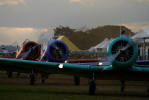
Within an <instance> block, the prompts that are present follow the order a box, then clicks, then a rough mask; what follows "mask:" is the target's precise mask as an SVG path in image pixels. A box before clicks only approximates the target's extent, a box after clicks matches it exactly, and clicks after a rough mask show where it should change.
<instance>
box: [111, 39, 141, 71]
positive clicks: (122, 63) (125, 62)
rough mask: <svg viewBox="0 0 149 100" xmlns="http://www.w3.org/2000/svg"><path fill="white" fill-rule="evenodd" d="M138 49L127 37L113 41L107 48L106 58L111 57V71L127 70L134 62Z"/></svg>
mask: <svg viewBox="0 0 149 100" xmlns="http://www.w3.org/2000/svg"><path fill="white" fill-rule="evenodd" d="M137 56H138V49H137V46H136V44H135V43H134V42H133V41H132V40H131V39H129V38H128V37H118V38H116V39H114V40H113V41H112V42H111V43H110V45H109V47H108V57H113V58H114V60H112V62H111V63H112V67H113V69H129V68H131V67H132V65H133V64H134V63H135V62H136V58H137Z"/></svg>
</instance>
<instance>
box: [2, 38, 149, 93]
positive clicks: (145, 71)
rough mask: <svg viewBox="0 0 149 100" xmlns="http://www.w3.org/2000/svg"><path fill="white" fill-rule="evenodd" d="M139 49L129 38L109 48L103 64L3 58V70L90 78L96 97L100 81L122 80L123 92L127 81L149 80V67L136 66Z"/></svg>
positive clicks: (115, 41)
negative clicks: (97, 81)
mask: <svg viewBox="0 0 149 100" xmlns="http://www.w3.org/2000/svg"><path fill="white" fill-rule="evenodd" d="M137 55H138V49H137V46H136V44H135V43H134V42H133V40H131V39H129V38H128V37H123V36H122V37H118V38H116V39H114V40H113V41H112V42H111V43H110V45H109V47H108V57H107V61H109V64H107V63H106V64H104V62H101V63H99V65H98V66H97V65H96V66H95V65H76V64H66V63H61V62H39V61H29V60H18V59H5V58H0V70H11V71H20V70H22V71H27V72H30V73H31V74H32V75H34V74H35V73H38V72H44V73H53V74H56V73H59V74H69V75H77V76H80V77H87V78H89V94H90V95H94V94H95V90H96V80H97V79H102V80H120V81H121V83H122V86H121V91H123V90H124V86H125V85H124V81H125V80H128V81H129V80H131V81H138V80H139V81H148V80H149V78H148V77H149V67H148V66H146V65H138V64H136V63H135V62H136V59H137Z"/></svg>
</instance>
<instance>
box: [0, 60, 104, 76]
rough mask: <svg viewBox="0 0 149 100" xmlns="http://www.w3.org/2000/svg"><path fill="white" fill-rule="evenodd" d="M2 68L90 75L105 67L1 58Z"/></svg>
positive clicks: (17, 70)
mask: <svg viewBox="0 0 149 100" xmlns="http://www.w3.org/2000/svg"><path fill="white" fill-rule="evenodd" d="M0 70H10V71H16V72H32V71H33V70H34V71H35V72H46V73H60V74H61V73H64V74H72V75H75V74H76V75H80V76H81V75H82V76H88V75H89V73H91V72H99V71H102V70H103V68H102V67H100V66H91V65H75V64H65V63H56V62H40V61H29V60H18V59H6V58H0Z"/></svg>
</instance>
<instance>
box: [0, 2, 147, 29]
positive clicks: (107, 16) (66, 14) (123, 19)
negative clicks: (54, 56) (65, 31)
mask: <svg viewBox="0 0 149 100" xmlns="http://www.w3.org/2000/svg"><path fill="white" fill-rule="evenodd" d="M8 1H10V0H8ZM15 1H20V0H15ZM146 1H148V0H25V3H26V5H25V6H24V5H22V4H21V3H19V4H20V5H17V6H0V26H6V27H8V26H9V27H35V28H45V27H49V26H59V25H65V26H71V27H81V26H83V25H86V26H87V27H93V26H97V25H105V24H129V23H141V22H148V21H149V13H148V9H149V3H146Z"/></svg>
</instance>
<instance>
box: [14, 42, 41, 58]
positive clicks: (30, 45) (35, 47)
mask: <svg viewBox="0 0 149 100" xmlns="http://www.w3.org/2000/svg"><path fill="white" fill-rule="evenodd" d="M40 53H41V48H40V45H39V44H38V43H36V42H34V41H28V42H26V43H24V44H23V47H22V49H21V50H20V52H19V53H18V55H17V56H16V58H18V59H24V60H36V59H37V58H39V57H40Z"/></svg>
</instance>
